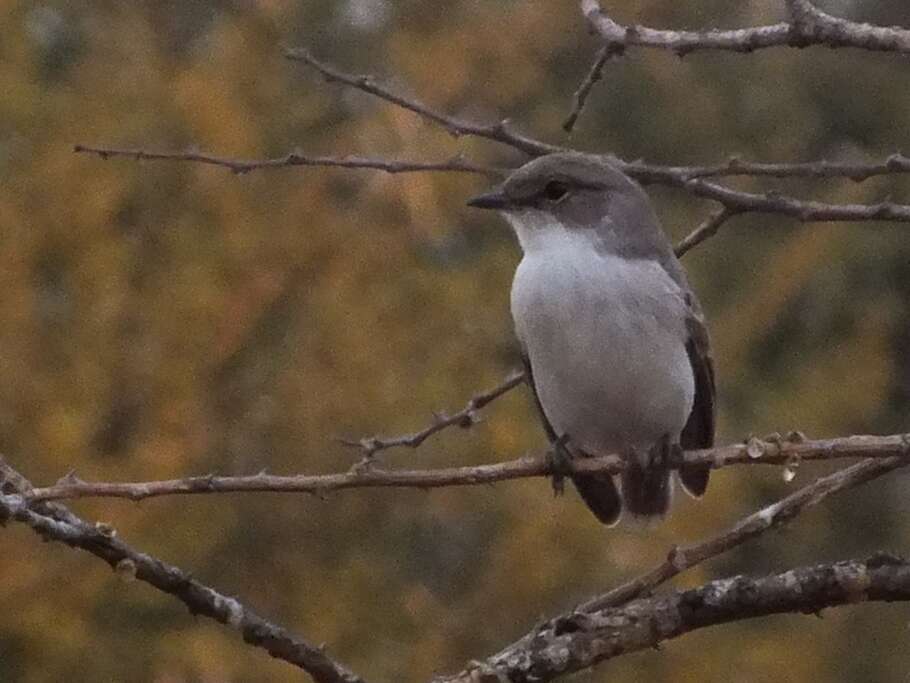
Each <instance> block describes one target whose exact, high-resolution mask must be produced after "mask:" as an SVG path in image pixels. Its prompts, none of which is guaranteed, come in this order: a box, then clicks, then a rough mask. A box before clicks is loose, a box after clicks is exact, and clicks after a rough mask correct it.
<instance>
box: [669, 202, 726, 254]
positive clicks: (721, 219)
mask: <svg viewBox="0 0 910 683" xmlns="http://www.w3.org/2000/svg"><path fill="white" fill-rule="evenodd" d="M736 213H737V212H736V211H733V210H731V209H728V208H727V207H726V206H724V207H721V208H720V209H718V210H717V211H715V212H714V213H712V214H711V215H710V216H708V218H707V219H706V220H705V221H704V222H703V223H702V224H701V225H699V226H698V227H697V228H695V230H693V231H692V232H690V233H689V234H688V235H686V237H685V238H683V239H682V240H680V242H679V244H677V245H676V247H675V248H674V250H673V251H674V252H675V253H676V256H677V258H682V257H683V256H685V255H686V253H687V252H688V251H689V250H690V249H693V248H695V247H697V246H698V245H699V244H701V243H702V242H704V241H705V240H706V239H708V238H709V237H713V236H714V235H716V234H717V231H718V230H720V226H722V225H723V224H724V223H726V222H727V220H728V219H729V218H732V217H733V216H735V215H736Z"/></svg>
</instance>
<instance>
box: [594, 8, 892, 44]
mask: <svg viewBox="0 0 910 683" xmlns="http://www.w3.org/2000/svg"><path fill="white" fill-rule="evenodd" d="M786 4H787V8H788V10H789V14H790V18H791V20H790V21H789V22H780V23H777V24H769V25H766V26H754V27H750V28H741V29H732V30H718V29H710V30H706V31H673V30H659V29H653V28H649V27H647V26H637V25H630V26H624V25H622V24H619V23H617V22H615V21H614V20H613V19H611V18H610V17H609V16H608V15H607V14H606V13H605V12H604V11H603V9H602V8H601V6H600V3H599V2H598V1H597V0H581V11H582V14H584V16H585V18H586V19H587V20H588V23H589V24H590V25H591V27H592V28H593V29H594V30H595V31H596V32H597V33H598V35H599V36H600V37H601V38H602V39H603V41H604V43H605V44H606V45H608V46H610V47H612V48H613V49H620V50H621V49H625V48H628V47H633V46H634V47H648V48H657V49H661V50H669V51H671V52H674V53H675V54H677V55H679V56H680V57H682V56H685V55H686V54H688V53H690V52H695V51H699V50H724V51H729V52H742V53H748V52H753V51H755V50H761V49H765V48H771V47H795V48H804V47H809V46H811V45H822V46H825V47H830V48H840V47H855V48H860V49H863V50H872V51H877V52H895V53H902V54H910V30H907V29H902V28H897V27H882V26H873V25H871V24H863V23H858V22H853V21H848V20H846V19H839V18H837V17H834V16H832V15H830V14H826V13H824V12H822V11H821V10H819V9H817V8H816V7H814V6H813V5H812V4H811V3H810V2H808V1H807V0H786Z"/></svg>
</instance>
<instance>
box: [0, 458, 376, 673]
mask: <svg viewBox="0 0 910 683" xmlns="http://www.w3.org/2000/svg"><path fill="white" fill-rule="evenodd" d="M30 490H31V486H30V484H29V483H28V481H27V480H26V479H25V478H24V477H23V476H22V475H21V474H19V473H18V472H17V471H16V470H14V469H13V468H12V467H10V466H9V465H8V464H7V463H5V462H3V461H2V460H0V524H2V525H5V524H6V523H7V522H10V521H14V522H20V523H23V524H25V525H27V526H29V527H30V528H31V529H32V530H33V531H34V532H35V533H36V534H38V535H39V536H41V537H42V538H44V539H45V540H47V541H59V542H61V543H64V544H66V545H68V546H70V547H71V548H79V549H80V550H85V551H86V552H89V553H91V554H92V555H95V556H96V557H99V558H101V559H102V560H104V561H105V562H107V563H108V564H109V565H110V566H111V568H112V569H114V570H115V571H116V572H117V573H118V574H120V575H122V576H124V578H126V579H138V580H139V581H142V582H144V583H147V584H149V585H150V586H152V587H154V588H156V589H158V590H159V591H162V592H164V593H168V594H170V595H172V596H174V597H175V598H177V599H178V600H180V602H182V603H183V604H184V605H186V606H187V608H188V609H189V611H190V613H191V614H194V615H200V614H201V615H203V616H206V617H209V618H210V619H214V620H215V621H218V622H220V623H222V624H225V625H227V626H230V627H231V628H233V629H234V630H236V631H237V632H239V633H240V634H241V635H242V636H243V639H244V641H246V642H247V643H249V644H250V645H254V646H256V647H260V648H262V649H264V650H266V651H267V652H268V653H269V654H270V655H272V657H275V658H276V659H281V660H284V661H286V662H288V663H290V664H293V665H294V666H297V667H298V668H300V669H303V670H304V671H306V672H307V673H309V674H310V676H312V677H313V680H314V681H317V683H364V680H363V679H362V678H360V676H357V675H356V674H354V673H351V672H350V671H348V670H347V669H346V668H345V667H343V666H342V665H341V664H339V663H338V662H336V661H334V660H333V659H332V658H331V657H329V656H328V655H327V654H326V652H325V650H324V649H323V648H322V647H318V646H315V645H311V644H310V643H308V642H307V641H305V640H303V639H302V638H300V637H298V636H295V635H293V634H292V633H290V632H289V631H287V630H286V629H284V628H282V627H281V626H277V625H275V624H273V623H271V622H269V621H266V620H265V619H263V618H262V617H260V616H259V615H258V614H256V613H255V612H253V611H252V610H250V609H249V608H248V607H246V606H245V605H243V604H242V603H241V602H240V601H239V600H237V599H235V598H232V597H229V596H227V595H224V594H222V593H219V592H218V591H216V590H215V589H213V588H210V587H209V586H206V585H205V584H203V583H201V582H200V581H197V580H196V579H194V578H192V577H191V576H190V575H189V574H187V573H186V572H184V571H183V570H181V569H179V568H178V567H175V566H173V565H169V564H167V563H165V562H162V561H161V560H159V559H157V558H155V557H152V556H151V555H147V554H145V553H142V552H139V551H137V550H135V549H133V548H132V547H131V546H129V545H127V544H126V543H124V542H123V541H121V540H120V539H119V538H118V537H117V533H116V530H114V529H112V528H111V527H110V526H108V525H106V524H100V523H99V524H90V523H89V522H86V521H85V520H83V519H81V518H80V517H77V516H76V515H74V514H73V513H72V512H70V511H69V510H68V509H67V508H66V507H64V506H62V505H59V504H56V503H46V502H36V501H34V500H31V499H30Z"/></svg>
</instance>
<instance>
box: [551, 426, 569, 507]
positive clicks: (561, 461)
mask: <svg viewBox="0 0 910 683" xmlns="http://www.w3.org/2000/svg"><path fill="white" fill-rule="evenodd" d="M568 443H569V435H568V434H563V435H562V436H560V437H559V438H558V439H556V441H554V442H553V444H552V446H551V447H550V450H549V451H547V466H548V467H549V468H550V476H551V477H552V478H551V480H550V481H551V483H552V486H553V495H554V496H561V495H562V494H563V493H564V492H565V490H566V484H565V478H566V477H567V476H569V475H571V474H572V454H571V453H569V449H568V448H566V444H568Z"/></svg>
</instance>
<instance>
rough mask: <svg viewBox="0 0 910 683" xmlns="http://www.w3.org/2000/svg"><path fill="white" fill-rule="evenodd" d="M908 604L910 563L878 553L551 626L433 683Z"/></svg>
mask: <svg viewBox="0 0 910 683" xmlns="http://www.w3.org/2000/svg"><path fill="white" fill-rule="evenodd" d="M907 600H910V563H908V562H906V561H904V560H903V559H901V558H899V557H896V556H894V555H889V554H887V553H878V554H876V555H873V556H872V557H869V558H868V559H865V560H848V561H844V562H835V563H831V564H819V565H816V566H814V567H800V568H798V569H791V570H790V571H786V572H783V573H781V574H775V575H771V576H765V577H762V578H750V577H746V576H735V577H732V578H727V579H719V580H717V581H711V582H709V583H707V584H705V585H703V586H700V587H698V588H693V589H690V590H679V591H673V592H671V593H668V594H666V595H659V596H655V597H650V598H642V599H639V600H634V601H632V602H629V603H628V604H625V605H623V606H622V607H619V608H616V607H608V608H605V609H600V610H596V611H593V612H573V613H570V614H565V615H562V616H561V617H557V618H556V619H552V620H550V621H549V622H548V623H546V624H544V625H543V626H541V627H538V628H535V629H534V630H533V631H532V632H531V633H529V634H528V635H526V636H524V637H523V638H522V639H521V640H519V641H517V642H516V643H514V644H513V645H510V646H509V647H507V648H506V649H504V650H502V651H501V652H499V653H498V654H496V655H494V656H492V657H490V658H489V659H487V660H485V661H480V662H477V661H475V662H472V663H471V664H470V665H469V666H468V667H467V668H466V669H465V670H464V671H462V672H461V673H458V674H456V675H454V676H450V677H443V678H439V679H436V681H435V683H502V682H503V681H509V682H510V683H531V682H532V681H533V682H534V683H545V682H546V681H550V680H552V679H554V678H557V677H559V676H564V675H566V674H570V673H572V672H575V671H580V670H582V669H587V668H589V667H592V666H594V665H595V664H598V663H599V662H603V661H606V660H608V659H613V658H615V657H619V656H621V655H625V654H628V653H630V652H637V651H639V650H644V649H648V648H655V647H658V646H659V645H660V643H662V642H663V641H665V640H669V639H671V638H676V637H678V636H681V635H683V634H685V633H689V632H690V631H695V630H697V629H700V628H705V627H708V626H713V625H716V624H725V623H729V622H732V621H742V620H745V619H753V618H755V617H763V616H769V615H772V614H784V613H796V614H798V613H803V614H818V613H820V612H821V610H823V609H826V608H828V607H835V606H839V605H852V604H856V603H859V602H872V601H885V602H895V601H907Z"/></svg>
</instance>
